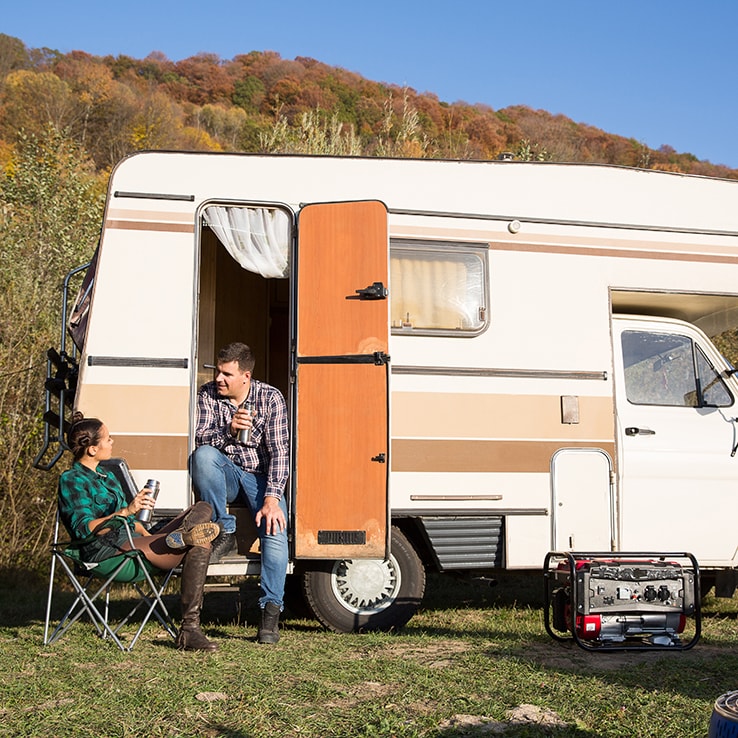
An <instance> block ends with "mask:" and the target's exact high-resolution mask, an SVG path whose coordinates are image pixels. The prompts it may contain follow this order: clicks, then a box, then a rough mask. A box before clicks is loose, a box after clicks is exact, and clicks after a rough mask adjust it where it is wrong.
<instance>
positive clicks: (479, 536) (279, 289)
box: [39, 152, 738, 631]
mask: <svg viewBox="0 0 738 738" xmlns="http://www.w3.org/2000/svg"><path fill="white" fill-rule="evenodd" d="M736 201H738V182H736V181H730V180H716V179H710V178H704V177H694V176H687V175H681V174H674V173H666V172H656V171H644V170H637V169H628V168H620V167H610V166H594V165H581V164H555V163H518V162H508V161H497V162H461V161H433V160H387V159H363V158H334V157H305V156H255V155H236V154H214V153H178V152H144V153H140V154H136V155H133V156H131V157H129V158H127V159H125V160H123V161H122V162H121V163H120V164H119V165H118V166H117V167H116V169H115V170H114V171H113V173H112V176H111V179H110V186H109V192H108V198H107V204H106V209H105V215H104V222H103V224H102V232H101V237H100V243H99V246H98V249H97V252H96V255H95V259H94V260H93V262H92V263H91V265H90V266H89V268H87V269H86V271H85V270H82V271H75V274H74V276H73V275H70V277H69V278H68V279H67V282H66V284H67V286H68V287H69V288H70V289H71V287H72V286H74V287H76V282H75V280H76V279H77V278H78V277H77V275H80V276H81V275H84V281H83V284H82V288H81V289H80V292H79V295H78V299H77V301H76V303H75V304H74V305H72V300H71V299H70V300H69V301H68V303H69V306H70V308H71V309H70V310H69V311H67V310H66V306H67V298H66V297H65V320H66V317H67V316H66V312H70V313H71V325H70V328H71V333H72V335H73V336H74V343H72V341H71V339H69V340H68V341H67V338H66V336H65V337H63V339H62V341H63V343H62V346H61V350H60V351H59V352H56V351H52V352H50V360H49V373H50V381H49V382H47V411H48V412H47V418H48V420H49V422H50V423H51V425H50V426H49V427H48V428H47V434H46V437H47V445H46V447H45V449H44V451H43V452H42V453H41V454H40V455H39V465H40V466H46V467H48V466H50V465H51V464H52V463H53V462H54V461H55V460H56V459H57V458H58V457H59V456H60V455H61V452H62V448H63V445H62V438H63V436H62V434H61V431H60V428H61V427H62V425H63V424H62V422H61V419H59V418H57V419H56V421H55V420H54V417H55V412H56V414H57V415H61V416H63V415H64V407H65V405H73V406H74V407H75V408H77V409H79V410H81V411H82V412H83V413H85V415H93V416H99V417H101V418H104V419H105V421H106V423H107V424H108V426H109V427H110V429H111V432H112V433H113V434H114V435H115V438H116V453H117V454H119V455H121V456H123V457H125V458H126V459H127V461H128V464H129V466H130V467H131V469H132V473H133V475H134V477H135V479H136V481H137V483H138V484H139V486H143V483H144V482H145V481H146V479H147V478H149V477H155V478H157V479H159V480H160V482H161V493H160V496H159V501H158V506H157V509H158V511H159V513H160V514H167V513H168V512H171V511H175V510H181V509H183V508H185V507H187V506H188V505H189V504H190V502H191V500H192V494H193V493H192V488H191V483H190V478H189V475H188V470H187V466H188V457H189V454H190V453H191V452H192V450H193V444H194V440H193V438H194V427H193V423H194V415H195V397H196V392H197V389H198V387H199V386H200V385H201V384H202V383H204V382H206V381H209V380H210V379H212V377H213V365H214V363H215V355H216V353H217V350H218V348H220V347H221V346H222V345H224V344H226V343H228V342H229V341H233V340H240V341H244V342H246V343H248V344H249V345H250V346H251V347H252V348H253V349H254V352H255V354H256V357H257V366H256V369H255V371H254V376H255V377H257V378H258V379H262V380H264V381H266V382H269V383H270V384H272V385H275V386H276V387H278V388H279V389H280V390H281V391H282V392H283V393H284V395H285V397H286V398H287V401H288V405H289V408H290V414H291V435H292V449H291V456H292V459H291V476H290V481H289V483H288V485H289V502H290V518H291V520H290V524H291V529H290V530H291V561H290V576H291V579H292V581H293V582H294V583H299V585H300V588H301V590H302V593H303V594H304V596H305V599H306V601H307V604H308V605H309V606H310V608H311V610H312V611H313V613H314V614H315V615H316V617H318V619H320V620H321V621H322V622H323V623H324V624H325V625H326V626H328V627H330V628H333V629H335V630H338V631H350V630H355V629H361V628H392V627H397V626H400V625H402V624H404V623H405V622H406V621H407V620H408V619H409V618H410V617H411V616H412V614H413V612H414V611H415V609H416V608H417V606H418V604H419V603H420V601H421V600H422V596H423V591H424V583H425V572H426V571H427V570H429V571H440V572H449V571H459V572H472V573H478V574H480V575H481V574H486V573H490V572H493V571H494V570H499V569H531V568H535V569H540V568H541V566H542V563H543V561H544V557H545V556H546V554H547V552H549V551H551V550H580V551H582V550H589V551H654V550H665V551H670V550H680V551H690V552H692V553H693V554H694V555H695V556H696V557H697V559H698V560H699V562H700V566H701V567H702V569H703V579H705V581H706V582H713V581H715V578H719V583H720V584H721V585H728V589H730V585H731V583H732V582H733V576H734V571H735V567H737V566H738V530H737V529H736V527H735V526H734V525H733V523H732V519H731V517H730V515H729V514H728V513H729V511H730V510H731V509H732V501H733V495H735V494H737V493H738V455H737V454H736V448H738V430H737V425H738V417H737V416H738V379H737V378H736V377H735V376H734V370H733V368H732V366H731V364H730V363H729V362H727V361H726V359H725V358H723V356H722V355H721V353H720V351H718V349H717V348H716V346H715V345H714V344H713V342H712V341H711V340H710V338H708V336H710V337H715V336H718V335H721V336H723V337H725V336H726V335H730V332H731V331H733V330H734V329H735V327H736V326H738V209H736V207H735V203H736ZM59 379H62V380H64V381H63V382H61V385H60V382H59V381H58V380H59ZM60 386H61V392H59V389H60ZM59 394H61V398H59ZM70 400H73V401H72V402H69V401H70ZM55 403H57V404H55ZM68 412H69V410H68V409H67V413H68ZM54 422H57V426H56V427H55V426H54ZM55 451H56V453H55ZM52 456H53V458H51V460H50V461H49V458H50V457H52ZM237 514H239V515H240V517H239V526H240V528H239V555H238V556H235V557H233V558H232V559H226V560H224V561H223V562H222V563H219V564H216V565H212V566H211V570H210V573H211V574H212V575H245V574H251V573H256V572H258V551H256V550H255V549H254V546H252V543H253V530H251V529H250V528H249V517H248V515H245V514H241V513H237Z"/></svg>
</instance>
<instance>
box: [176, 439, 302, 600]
mask: <svg viewBox="0 0 738 738" xmlns="http://www.w3.org/2000/svg"><path fill="white" fill-rule="evenodd" d="M190 474H191V475H192V482H193V484H194V485H195V491H196V492H197V494H198V496H199V498H200V499H201V500H204V501H205V502H207V503H208V504H210V505H211V506H212V508H213V520H214V521H215V522H216V523H220V526H221V529H222V530H223V532H224V533H235V532H236V518H235V516H234V515H230V514H229V513H228V503H230V502H236V501H239V502H246V503H248V506H249V508H250V509H251V513H252V515H256V513H257V512H258V511H259V510H261V507H262V505H263V504H264V491H265V490H266V482H267V480H266V476H265V475H264V474H253V473H252V472H247V471H244V470H243V469H241V467H240V466H237V465H236V464H234V463H233V462H232V461H231V460H230V459H229V458H228V457H227V456H226V455H225V454H223V453H221V452H220V451H219V450H218V449H217V448H214V447H213V446H199V447H198V448H196V449H195V451H194V452H193V454H192V456H191V457H190ZM279 505H280V507H281V508H282V511H283V512H284V516H285V520H286V519H287V503H286V501H285V499H284V495H283V496H282V499H281V500H280V501H279ZM258 532H259V541H260V544H261V589H262V593H263V596H262V597H261V598H260V599H259V606H260V607H262V608H263V607H264V606H265V605H266V603H267V602H273V603H274V604H276V605H279V607H280V609H281V608H282V605H283V603H284V582H285V577H286V576H287V562H288V558H289V552H288V546H287V531H286V530H283V531H282V532H281V533H276V534H270V535H267V534H266V530H265V526H264V522H263V521H262V523H261V525H260V526H259V531H258Z"/></svg>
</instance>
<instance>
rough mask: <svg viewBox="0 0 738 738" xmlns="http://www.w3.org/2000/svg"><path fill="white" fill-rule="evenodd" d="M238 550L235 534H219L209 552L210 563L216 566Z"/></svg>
mask: <svg viewBox="0 0 738 738" xmlns="http://www.w3.org/2000/svg"><path fill="white" fill-rule="evenodd" d="M237 548H238V542H237V541H236V534H235V533H221V534H220V535H219V536H218V537H217V538H216V539H215V540H214V541H213V548H212V551H211V552H210V563H211V564H217V563H218V562H219V561H220V560H221V559H222V558H225V557H226V556H227V555H228V554H229V553H231V552H232V551H235V550H236V549H237Z"/></svg>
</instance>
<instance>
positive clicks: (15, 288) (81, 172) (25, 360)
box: [0, 126, 103, 570]
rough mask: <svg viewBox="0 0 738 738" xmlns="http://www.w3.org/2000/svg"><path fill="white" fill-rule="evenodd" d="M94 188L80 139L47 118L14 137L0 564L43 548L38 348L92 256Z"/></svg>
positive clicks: (45, 491)
mask: <svg viewBox="0 0 738 738" xmlns="http://www.w3.org/2000/svg"><path fill="white" fill-rule="evenodd" d="M102 203H103V198H102V187H101V184H100V182H99V180H98V178H97V177H96V175H95V173H94V169H93V167H92V164H91V162H90V161H89V160H88V159H87V158H86V157H85V155H84V153H83V152H82V150H81V149H80V147H79V146H78V145H77V144H75V143H74V142H72V141H70V140H69V139H68V138H65V137H64V136H62V135H61V134H60V133H59V132H58V131H57V130H55V129H54V128H53V127H51V126H48V127H47V128H46V129H44V130H43V131H41V132H40V133H39V134H23V135H21V136H20V137H19V139H18V141H17V143H16V146H15V151H14V155H13V156H12V158H11V161H10V162H9V165H8V166H7V167H6V170H5V172H4V173H3V175H2V177H1V178H0V520H2V522H3V524H2V526H1V527H0V570H3V569H7V567H10V566H12V567H13V568H20V569H32V568H33V567H34V566H35V565H37V564H38V554H39V552H41V551H46V550H47V548H46V544H47V542H48V536H49V531H50V525H44V523H49V522H50V520H51V518H52V515H53V511H54V510H55V508H56V499H55V478H54V477H53V475H48V474H44V473H41V472H38V471H36V470H35V469H33V466H32V461H33V458H34V456H35V453H36V452H37V451H39V449H40V444H41V439H40V430H41V413H42V412H43V405H42V397H43V395H42V387H43V382H44V370H45V352H46V350H47V348H48V347H49V346H56V345H58V340H59V330H60V327H59V306H60V290H59V288H60V285H61V282H62V279H63V277H64V275H65V274H66V273H67V272H68V271H69V269H70V268H71V267H73V266H76V265H78V264H80V263H82V262H84V261H86V260H87V259H89V257H90V256H91V255H92V252H93V249H94V245H95V240H96V238H97V235H98V233H99V228H100V217H101V213H102Z"/></svg>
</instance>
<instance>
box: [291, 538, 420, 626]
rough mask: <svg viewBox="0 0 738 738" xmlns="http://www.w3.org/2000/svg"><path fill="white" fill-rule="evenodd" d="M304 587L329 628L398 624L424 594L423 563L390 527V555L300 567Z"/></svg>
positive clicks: (405, 541)
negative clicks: (382, 557)
mask: <svg viewBox="0 0 738 738" xmlns="http://www.w3.org/2000/svg"><path fill="white" fill-rule="evenodd" d="M303 588H304V591H305V597H306V599H307V601H308V604H309V605H310V609H311V610H312V611H313V613H314V614H315V617H316V618H317V619H318V620H319V621H320V622H321V623H322V624H323V625H325V627H326V628H329V629H330V630H333V631H335V632H337V633H351V632H361V631H368V630H396V629H398V628H401V627H402V626H403V625H405V623H407V621H408V620H410V618H411V617H412V616H413V615H414V614H415V612H416V611H417V609H418V607H419V606H420V603H421V601H422V600H423V594H424V593H425V569H424V568H423V564H422V563H421V561H420V558H419V557H418V554H417V553H416V552H415V549H414V548H413V547H412V545H411V544H410V542H409V541H408V539H407V538H406V537H405V535H404V534H403V533H402V532H401V531H400V529H399V528H395V527H393V528H392V547H391V552H390V557H389V560H387V561H383V560H381V559H347V560H343V561H328V562H322V563H321V564H319V565H317V566H316V567H315V568H313V569H310V570H309V571H306V572H305V573H304V575H303Z"/></svg>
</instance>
